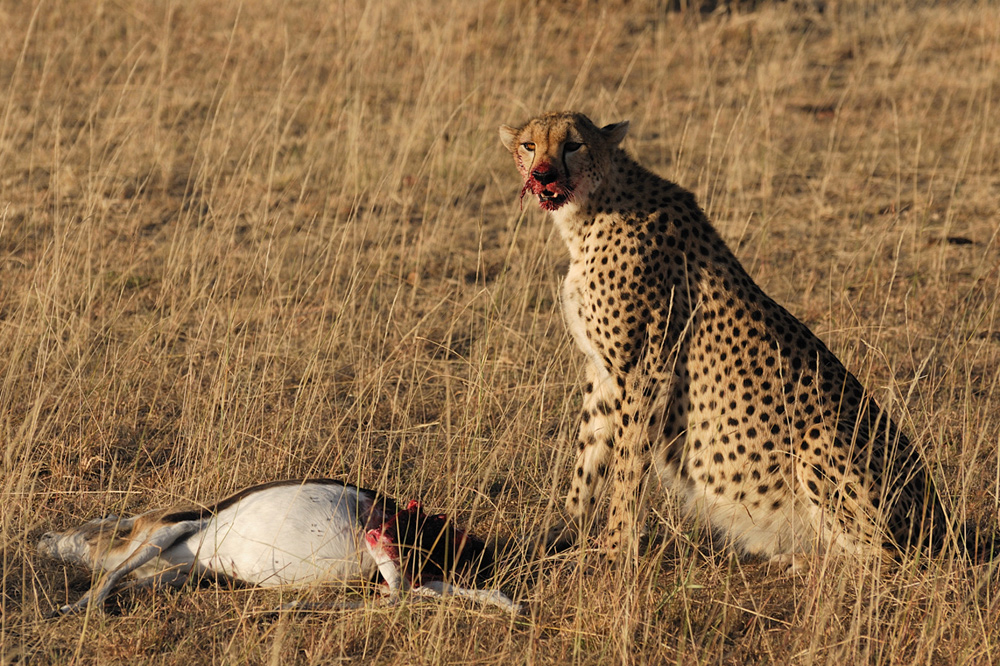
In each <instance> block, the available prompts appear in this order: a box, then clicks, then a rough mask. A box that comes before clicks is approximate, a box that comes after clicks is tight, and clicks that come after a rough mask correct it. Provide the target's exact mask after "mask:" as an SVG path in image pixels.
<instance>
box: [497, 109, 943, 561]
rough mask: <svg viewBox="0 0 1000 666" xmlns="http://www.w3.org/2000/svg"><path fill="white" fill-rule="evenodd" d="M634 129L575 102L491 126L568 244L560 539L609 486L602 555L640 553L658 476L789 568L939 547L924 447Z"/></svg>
mask: <svg viewBox="0 0 1000 666" xmlns="http://www.w3.org/2000/svg"><path fill="white" fill-rule="evenodd" d="M627 131H628V122H627V121H626V122H620V123H616V124H611V125H606V126H604V127H597V126H596V125H595V124H594V123H593V122H592V121H591V120H590V119H589V118H587V117H586V116H585V115H583V114H580V113H574V112H562V113H548V114H545V115H541V116H538V117H536V118H533V119H532V120H530V121H528V122H527V123H526V124H524V125H522V126H520V127H509V126H506V125H505V126H502V127H500V138H501V141H502V143H503V145H504V146H505V147H506V148H507V150H509V151H510V152H511V153H512V155H513V157H514V161H515V163H516V165H517V169H518V171H520V173H521V176H522V178H523V180H524V185H523V188H522V190H521V198H522V200H523V198H524V195H525V194H526V193H529V192H530V193H531V194H533V195H535V196H536V197H537V198H538V202H539V205H540V206H541V208H542V209H543V210H546V211H548V212H549V213H550V214H551V216H552V219H553V220H554V222H555V225H556V227H557V228H558V230H559V233H560V234H561V236H562V238H563V240H564V241H565V242H566V245H567V247H568V248H569V255H570V266H569V271H568V273H567V274H566V277H565V280H564V282H563V285H562V291H561V299H560V300H561V305H562V310H563V315H564V317H565V320H566V324H567V327H568V329H569V331H570V334H571V335H572V338H573V340H574V341H575V342H576V344H577V346H578V347H579V348H580V350H581V351H582V352H583V354H584V356H585V357H586V360H587V363H586V374H587V382H586V387H585V389H584V405H583V410H582V414H581V418H580V425H579V434H578V437H577V440H576V446H577V450H578V451H577V458H576V464H575V466H574V468H573V469H574V473H573V476H572V482H571V488H570V492H569V495H568V496H567V499H566V511H567V513H568V515H569V517H570V518H571V520H570V523H569V524H568V525H560V526H556V527H555V528H553V531H551V532H550V535H549V539H550V545H553V544H552V543H551V541H556V540H560V539H557V537H556V535H557V534H560V533H561V534H562V535H563V538H562V539H561V541H563V542H564V543H565V542H566V541H567V540H568V539H570V538H574V537H573V535H575V534H577V533H578V531H579V530H580V529H581V528H582V527H583V526H585V525H588V524H589V522H588V521H589V519H591V518H592V516H593V513H594V511H595V508H596V505H597V503H598V501H599V500H600V498H601V497H602V495H603V494H604V491H605V490H606V489H607V488H610V507H609V514H608V523H607V531H606V533H605V535H604V538H603V544H602V545H603V550H604V552H605V554H606V555H607V557H609V558H610V559H612V560H613V559H616V557H618V556H620V554H621V553H622V552H623V551H625V550H626V549H633V548H635V547H636V544H637V540H638V537H640V536H641V535H640V530H641V526H642V525H643V524H644V523H645V518H644V507H645V494H646V491H647V485H648V483H647V482H648V479H649V477H650V476H651V473H652V474H653V475H655V477H656V478H657V479H658V480H659V482H660V483H661V484H662V485H663V486H665V487H667V488H669V489H672V490H673V491H674V492H675V493H677V494H678V496H679V498H680V499H681V502H682V505H683V506H684V508H685V510H686V512H687V513H688V514H689V515H694V516H697V517H699V518H700V519H701V520H703V521H707V524H708V525H710V526H711V528H712V530H713V531H714V532H715V533H716V534H717V535H719V536H721V537H722V539H723V541H724V543H726V544H727V545H728V546H729V547H730V548H732V549H733V550H735V551H736V552H737V553H739V554H741V555H743V556H758V557H762V558H767V559H769V560H770V561H772V562H775V563H778V564H779V565H783V566H785V567H789V568H792V569H798V568H802V567H807V566H808V564H807V562H808V557H809V556H810V555H811V554H814V553H828V554H831V555H835V556H843V555H855V556H863V555H866V554H868V555H874V556H876V557H880V558H887V557H894V556H898V554H899V553H901V552H903V551H904V550H906V549H908V548H914V547H931V546H932V543H933V542H934V541H939V537H940V535H941V534H943V533H944V532H945V531H946V528H945V517H944V513H943V510H942V507H941V503H940V500H939V498H938V496H937V495H936V493H935V491H934V488H933V486H932V485H931V481H930V478H929V474H928V471H927V468H926V466H925V464H924V463H923V462H922V460H921V458H920V456H919V455H918V453H917V451H916V450H915V448H914V447H913V446H912V445H911V444H910V442H909V441H908V439H907V438H906V436H905V435H904V434H903V433H902V432H901V431H900V430H899V429H898V428H897V427H896V425H895V424H894V423H893V422H892V420H891V419H890V418H889V416H888V415H887V414H886V413H885V412H884V411H882V410H881V409H880V408H879V406H878V405H877V404H876V402H875V401H874V400H873V399H872V397H871V396H870V395H869V394H868V393H867V392H866V391H865V389H864V388H863V387H862V385H861V383H860V382H859V381H858V380H857V378H856V377H855V376H854V375H853V374H851V373H850V372H849V371H848V370H847V369H846V368H845V367H844V365H843V364H842V363H841V362H840V361H839V360H838V359H837V357H836V356H835V355H834V354H833V353H832V352H831V351H830V350H829V349H828V348H827V347H826V345H825V344H823V342H822V341H821V340H820V339H819V338H817V337H816V335H815V334H814V333H813V332H812V331H810V330H809V328H808V327H807V326H806V325H805V324H803V323H802V322H801V321H799V320H798V319H796V318H795V316H793V315H792V314H790V313H789V312H788V311H787V310H786V309H785V308H783V307H781V306H780V305H778V304H777V303H776V302H775V301H773V300H772V299H771V298H769V297H768V296H767V294H765V293H764V292H763V291H762V290H761V288H760V287H759V286H758V285H757V284H756V283H755V282H754V281H753V279H752V278H751V277H750V276H749V275H748V274H747V272H746V270H745V269H744V268H743V266H742V265H741V264H740V262H739V260H738V259H737V258H736V256H735V255H734V254H733V252H732V251H731V250H730V249H729V248H728V247H727V245H726V244H725V242H724V241H723V240H722V238H721V237H720V236H719V234H718V232H717V231H716V230H715V229H714V228H713V226H712V225H711V223H710V222H709V221H708V219H707V218H706V216H705V214H704V212H703V211H702V210H701V208H700V207H699V206H698V204H697V203H696V201H695V197H694V195H693V194H692V193H690V192H688V191H687V190H685V189H683V188H681V187H680V186H678V185H676V184H674V183H672V182H670V181H668V180H665V179H663V178H661V177H659V176H657V175H655V174H654V173H652V172H650V171H648V170H647V169H645V168H643V167H642V166H640V165H639V164H638V163H637V162H636V161H635V160H634V159H633V158H632V157H630V156H629V155H628V154H627V153H626V152H625V150H623V149H622V148H621V146H620V144H621V143H622V140H623V139H624V138H625V135H626V132H627ZM935 532H936V533H937V534H934V533H935ZM567 535H569V537H567ZM932 536H934V537H936V538H935V539H932ZM629 552H633V553H634V552H636V551H634V550H630V551H629Z"/></svg>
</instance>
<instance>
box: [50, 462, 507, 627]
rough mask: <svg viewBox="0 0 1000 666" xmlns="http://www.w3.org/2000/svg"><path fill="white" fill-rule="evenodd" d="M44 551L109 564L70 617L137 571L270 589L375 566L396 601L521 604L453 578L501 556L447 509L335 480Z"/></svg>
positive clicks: (100, 523)
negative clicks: (401, 502) (400, 501)
mask: <svg viewBox="0 0 1000 666" xmlns="http://www.w3.org/2000/svg"><path fill="white" fill-rule="evenodd" d="M38 550H39V552H40V553H41V554H43V555H47V556H49V557H54V558H56V559H59V560H62V561H63V562H68V563H72V564H77V565H81V566H83V567H86V568H87V569H89V570H91V571H97V570H103V571H105V572H107V573H106V575H105V576H104V578H103V580H102V581H101V582H100V583H99V584H98V585H96V586H95V587H94V588H92V589H91V590H89V591H88V592H87V593H86V594H85V595H84V596H83V597H82V598H81V599H80V600H79V601H77V602H76V603H74V604H71V605H66V606H63V607H62V608H60V611H61V612H63V613H68V612H73V611H78V610H80V609H83V608H86V606H87V605H88V604H98V605H99V604H101V603H102V602H103V601H104V599H105V598H107V596H108V595H109V594H110V593H111V592H112V591H113V590H114V588H115V586H116V585H117V584H118V583H119V582H121V581H122V579H123V578H125V577H126V576H128V575H129V574H132V577H133V578H134V579H136V580H137V581H138V582H139V583H140V584H143V585H174V586H177V585H180V584H182V583H183V582H184V581H186V580H187V579H188V578H190V577H216V578H223V579H231V580H234V581H239V582H243V583H248V584H251V585H259V586H262V587H271V586H277V585H292V584H294V585H303V584H309V583H345V584H358V583H364V582H366V581H370V580H372V579H373V578H375V577H376V572H377V573H378V574H379V575H381V577H382V579H383V580H384V581H385V583H386V584H387V586H388V599H387V600H388V601H389V602H390V603H393V602H395V601H396V600H397V599H398V598H399V595H400V593H401V592H404V591H406V590H410V589H412V590H413V592H415V593H417V594H421V595H427V596H461V597H467V598H471V599H474V600H477V601H479V602H482V603H488V604H495V605H498V606H501V607H503V608H507V609H510V610H512V611H515V612H517V611H518V610H519V606H518V605H517V604H514V603H513V602H512V601H511V600H510V599H509V598H508V597H507V596H506V595H504V594H503V593H501V592H499V591H497V590H479V589H473V588H464V587H457V586H455V585H452V584H451V583H449V582H448V581H449V579H450V580H457V579H458V578H459V577H463V578H468V579H470V580H471V581H473V582H477V583H482V582H484V581H485V580H486V579H488V577H489V576H490V575H491V573H492V568H493V555H494V553H493V548H492V547H490V546H488V545H487V544H486V543H485V542H484V541H483V540H481V539H478V538H476V537H473V536H471V535H469V534H466V533H465V532H463V531H462V530H460V529H458V528H456V527H455V526H454V524H453V523H452V522H451V521H449V520H448V519H447V518H446V517H445V516H443V515H442V516H428V515H426V514H425V513H424V512H423V510H422V509H421V507H420V505H419V504H418V503H417V502H415V501H411V502H410V503H409V504H408V505H407V506H405V507H403V508H400V507H398V506H397V505H396V502H395V501H394V500H392V499H390V498H388V497H384V496H382V495H379V494H378V493H376V492H374V491H372V490H365V489H364V488H358V487H356V486H353V485H350V484H347V483H343V482H340V481H335V480H331V479H307V480H294V481H278V482H274V483H267V484H263V485H259V486H254V487H252V488H247V489H245V490H242V491H240V492H238V493H236V494H235V495H233V496H231V497H229V498H227V499H224V500H222V501H221V502H219V503H218V504H216V505H215V506H210V507H206V508H203V509H194V510H183V511H171V510H162V509H160V510H154V511H149V512H147V513H143V514H141V515H138V516H135V517H132V518H118V517H115V516H108V517H105V518H101V519H98V520H92V521H90V522H88V523H85V524H83V525H81V526H80V527H76V528H73V529H70V530H66V531H65V532H49V533H47V534H45V535H44V536H43V537H42V538H41V541H40V542H39V544H38ZM354 606H356V605H354ZM340 607H352V605H351V604H342V605H340Z"/></svg>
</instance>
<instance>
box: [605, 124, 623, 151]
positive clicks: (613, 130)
mask: <svg viewBox="0 0 1000 666" xmlns="http://www.w3.org/2000/svg"><path fill="white" fill-rule="evenodd" d="M601 133H602V134H604V136H606V137H607V139H608V141H610V142H611V145H613V146H617V145H618V144H619V143H621V142H622V141H623V140H624V139H625V135H626V134H628V121H627V120H623V121H621V122H620V123H612V124H610V125H605V126H604V127H602V128H601Z"/></svg>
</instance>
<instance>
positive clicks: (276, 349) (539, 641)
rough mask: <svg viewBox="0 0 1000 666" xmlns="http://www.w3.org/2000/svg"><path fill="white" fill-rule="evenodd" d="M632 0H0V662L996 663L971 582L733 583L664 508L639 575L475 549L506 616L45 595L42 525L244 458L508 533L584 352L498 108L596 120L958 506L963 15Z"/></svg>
mask: <svg viewBox="0 0 1000 666" xmlns="http://www.w3.org/2000/svg"><path fill="white" fill-rule="evenodd" d="M658 4H662V3H657V2H653V1H652V0H650V1H649V2H642V1H636V2H628V3H625V2H622V3H600V4H599V3H589V2H568V1H567V2H548V3H538V4H537V5H531V6H529V5H526V4H522V3H517V2H506V1H503V0H499V1H497V2H466V1H465V0H441V1H440V2H437V3H433V4H431V3H426V5H419V4H418V5H414V4H412V3H409V2H402V1H397V0H385V1H383V2H372V3H359V2H346V1H340V2H307V1H294V0H293V1H288V0H280V1H277V0H259V1H255V2H248V3H239V2H185V3H175V2H162V1H160V0H147V1H139V2H115V1H111V2H107V1H100V0H93V1H90V2H88V1H81V2H73V3H58V2H43V3H41V4H40V5H39V6H38V7H37V8H33V7H31V6H29V3H6V4H4V5H0V25H3V26H4V28H3V34H4V35H5V38H4V39H3V40H0V86H2V88H0V89H2V90H3V91H4V93H5V94H3V95H0V359H2V361H0V436H2V439H3V449H2V451H3V457H2V461H0V548H2V552H0V567H2V588H0V592H2V596H0V663H2V664H9V663H28V662H30V663H33V664H43V663H49V662H56V663H70V662H74V663H129V664H138V663H179V664H185V665H187V664H198V663H274V664H278V663H281V664H285V663H301V664H312V663H324V664H326V663H335V662H340V661H358V662H366V663H367V662H375V663H391V664H415V663H469V664H486V663H497V664H509V663H531V664H535V663H538V664H563V663H576V664H597V663H619V662H632V663H651V664H652V663H675V662H677V663H683V664H702V663H721V664H742V663H747V664H755V663H777V664H787V663H791V664H837V665H838V666H842V665H843V664H844V663H845V662H846V663H850V664H852V665H853V664H906V665H909V664H988V663H996V662H997V661H998V660H1000V597H998V594H1000V586H998V585H997V583H996V581H995V579H994V580H991V572H990V571H988V570H987V571H983V570H981V569H969V568H968V567H966V566H965V565H963V564H960V563H957V562H951V561H943V562H933V563H930V564H929V565H928V566H926V567H903V568H901V569H898V570H888V569H886V570H880V571H874V572H873V570H872V567H871V565H870V564H866V563H846V564H843V565H833V564H830V565H829V566H827V564H829V563H818V564H820V565H821V566H817V567H816V568H815V569H814V570H813V572H812V573H810V574H808V575H805V576H789V575H784V574H782V575H778V574H775V573H768V571H767V570H766V568H765V567H764V566H763V565H761V564H760V563H758V562H737V561H735V560H733V559H730V558H728V557H726V556H725V555H724V554H722V553H717V552H713V551H712V549H711V546H710V545H709V544H707V543H706V542H705V540H704V539H703V538H701V537H699V536H698V534H697V533H696V532H695V531H693V526H691V525H690V524H689V523H686V522H684V521H683V520H681V519H680V518H679V517H678V516H677V513H676V510H675V508H674V507H673V506H672V505H671V504H670V503H669V502H667V503H666V505H665V508H664V510H663V511H662V512H661V515H660V518H661V520H659V521H658V522H657V529H659V530H660V532H661V533H662V534H663V535H664V537H665V540H664V542H663V547H662V548H660V549H659V550H658V551H657V552H655V553H652V554H647V555H646V556H645V557H643V558H641V559H640V561H639V562H638V563H637V564H634V565H632V566H626V567H623V568H618V567H613V568H612V567H607V566H606V565H604V564H603V563H602V562H601V561H600V559H599V558H596V557H588V558H586V559H585V561H584V560H582V556H581V557H577V556H571V557H569V558H568V559H559V560H554V561H552V562H548V563H546V565H545V566H544V567H542V568H541V570H540V571H539V572H538V574H537V576H536V577H529V576H527V575H525V573H524V572H523V571H521V570H512V571H510V572H508V575H507V576H506V578H505V581H506V584H507V585H508V589H513V590H515V591H516V593H517V594H518V595H519V596H520V597H521V598H522V599H523V600H524V601H526V603H527V604H528V607H529V608H530V613H529V614H528V615H527V616H526V617H524V618H521V619H511V618H509V617H507V616H505V615H503V614H502V613H500V612H496V611H492V610H482V609H478V608H474V607H469V606H466V605H463V604H461V603H449V604H428V605H418V606H404V607H402V608H399V609H393V610H377V611H372V612H367V613H366V612H350V613H340V614H336V615H333V616H327V615H318V616H305V617H291V616H284V615H282V616H277V617H276V616H274V615H271V614H268V613H267V612H266V611H268V610H269V609H271V608H274V607H275V605H276V603H277V598H276V596H275V594H274V593H264V592H261V591H252V590H251V591H236V592H233V591H229V590H223V589H217V588H211V587H209V588H202V589H197V590H186V591H182V592H179V593H168V594H164V595H158V596H154V595H149V594H139V593H136V594H134V595H128V594H127V595H124V596H123V597H121V598H119V600H118V601H117V602H115V603H113V604H112V608H111V612H109V613H108V614H98V613H91V614H89V615H87V616H83V617H69V618H60V619H54V620H50V619H45V618H44V617H43V614H44V613H45V612H46V611H47V610H49V609H50V608H51V607H53V606H54V605H56V604H58V603H61V602H64V601H65V600H66V599H67V598H68V597H75V596H76V595H78V594H80V593H81V592H82V591H83V590H84V589H85V588H86V587H87V586H88V584H89V580H88V579H87V578H86V577H84V576H81V575H79V574H77V573H74V572H69V573H64V570H63V568H62V567H60V566H56V565H53V564H52V563H48V562H42V561H39V560H38V559H37V558H36V556H35V555H34V543H35V542H36V540H37V538H38V536H39V535H40V533H41V532H42V531H44V530H46V529H53V528H58V527H62V526H65V525H68V524H70V523H74V522H78V521H81V520H84V519H87V518H90V517H93V516H96V515H98V514H101V513H104V512H109V511H113V512H135V511H139V510H142V509H145V508H147V507H151V506H158V505H163V504H167V503H170V502H171V501H173V500H175V499H178V498H187V499H192V500H210V499H213V498H218V497H220V496H222V495H224V494H226V493H228V492H230V491H232V490H235V489H237V488H239V487H242V486H244V485H248V484H251V483H257V482H261V481H266V480H271V479H274V478H278V477H296V476H305V475H323V476H337V477H344V478H347V479H350V480H352V481H354V482H357V483H361V484H364V485H367V486H370V487H375V488H378V489H380V490H384V491H386V492H389V493H391V494H394V495H396V496H399V497H403V498H406V497H420V498H422V499H423V500H424V501H425V502H426V503H427V504H428V505H429V506H431V507H433V508H440V509H441V510H447V511H451V512H455V513H456V514H458V515H460V516H461V517H462V518H463V520H465V521H467V522H468V523H470V524H471V525H472V526H473V527H474V528H475V530H476V531H478V532H480V533H484V534H488V533H500V534H521V533H531V532H533V531H535V530H536V529H537V528H538V526H539V525H540V524H541V523H542V522H543V520H544V519H545V515H546V514H547V513H548V512H550V511H551V510H552V506H553V503H555V504H556V505H557V504H558V498H559V496H560V495H561V493H562V492H564V485H563V477H564V476H565V469H566V467H567V465H568V461H567V455H568V454H569V446H570V442H571V440H572V437H573V431H574V427H575V424H574V420H575V414H576V410H577V409H578V406H579V390H578V383H579V380H580V377H581V372H580V361H581V358H580V356H579V354H578V353H577V351H576V350H575V349H574V348H573V347H572V344H571V342H570V340H569V338H568V336H567V335H566V333H565V330H564V328H563V324H562V321H561V318H560V315H559V313H558V311H557V309H556V307H555V299H556V290H557V286H558V282H559V278H560V274H561V273H562V272H563V271H564V270H565V267H566V264H567V257H566V254H565V251H564V248H563V247H562V244H561V241H560V239H559V238H558V236H557V235H556V234H554V233H553V228H552V226H551V224H550V223H549V222H548V221H547V220H545V219H544V217H543V216H542V214H541V213H540V212H538V211H537V210H535V209H534V207H533V206H526V207H525V210H524V212H521V211H520V210H519V208H518V205H517V193H518V190H519V187H520V186H519V182H518V179H517V175H516V173H515V171H514V168H513V165H512V164H511V163H510V160H509V158H508V156H507V155H506V154H505V153H504V151H503V150H502V149H501V148H500V146H499V141H498V139H497V136H496V127H497V126H498V125H499V124H500V123H502V122H517V121H520V120H524V119H526V118H527V117H528V116H530V115H533V114H534V113H536V112H539V111H542V110H546V109H558V108H566V107H575V108H579V109H580V110H583V111H586V112H588V113H590V114H591V115H593V116H594V117H595V118H596V119H598V120H601V121H605V122H611V121H616V120H621V119H625V118H628V119H630V120H631V121H632V123H633V124H632V128H633V129H632V133H631V135H630V138H629V139H628V141H627V144H628V147H629V148H630V149H631V150H633V151H634V152H636V153H637V154H638V155H639V156H640V158H641V160H642V161H643V162H644V163H646V164H647V165H648V166H650V167H651V168H653V169H655V170H656V171H658V172H660V173H662V174H664V175H666V176H668V177H670V178H672V179H674V180H676V181H678V182H680V183H682V184H684V185H686V186H688V187H689V188H691V189H692V190H694V191H695V192H696V194H697V195H698V197H699V199H700V201H701V202H702V203H703V205H704V206H705V207H706V209H707V210H708V211H709V213H710V215H711V216H712V218H713V219H714V220H715V223H716V225H717V226H718V228H719V229H720V231H721V232H722V234H723V235H724V236H725V237H726V238H727V239H728V240H729V241H730V242H731V243H733V244H734V245H735V246H736V247H737V248H738V254H739V256H740V257H741V258H742V259H743V261H744V262H745V263H746V265H747V267H748V269H749V270H750V272H751V274H752V275H754V276H755V278H756V279H757V280H758V281H759V282H760V283H761V284H762V285H763V286H764V288H765V289H766V290H768V291H769V292H770V293H771V294H772V295H773V296H775V297H776V298H777V299H778V300H779V301H780V302H782V303H783V304H784V305H786V306H787V307H788V308H789V309H790V310H791V311H792V312H793V313H795V314H796V315H798V316H799V317H800V318H802V319H803V320H804V321H806V322H807V323H808V324H809V325H811V326H812V327H813V328H814V330H816V331H817V332H818V333H819V334H820V336H821V337H822V338H823V339H824V340H826V341H827V342H828V344H829V345H830V346H831V347H832V348H833V349H834V350H836V351H837V352H838V353H839V354H840V356H841V357H842V359H843V360H844V361H845V363H846V364H847V365H848V366H849V367H850V368H852V369H853V370H855V371H856V373H857V374H858V375H859V376H860V377H861V378H862V380H863V381H864V382H865V383H866V384H867V385H868V386H869V387H870V388H871V389H872V390H874V391H876V392H877V393H878V394H879V395H880V396H881V397H882V399H883V401H885V402H887V403H889V404H892V405H893V406H894V408H895V409H897V410H898V411H899V413H901V414H902V415H903V416H902V421H903V422H904V424H905V426H906V429H907V430H908V431H909V432H910V433H912V434H913V435H915V439H917V440H918V441H920V442H921V443H922V444H923V445H924V446H925V447H926V455H927V459H928V460H929V462H930V464H931V465H933V466H934V468H935V472H934V475H935V478H936V479H937V480H938V481H939V483H940V484H941V485H942V487H944V488H945V489H946V491H947V493H948V495H949V497H950V498H951V499H952V502H953V504H954V505H955V507H956V511H957V512H958V513H959V514H961V515H966V516H968V517H972V518H975V519H977V520H978V521H980V522H983V523H986V524H987V525H992V524H995V522H996V515H997V507H998V493H1000V457H998V456H1000V452H998V450H1000V441H998V429H1000V414H998V412H997V409H996V406H997V405H998V404H1000V369H998V368H1000V316H998V298H1000V238H998V215H997V212H998V201H1000V123H998V122H997V120H996V119H997V117H998V116H1000V9H998V8H997V7H996V6H995V5H991V4H989V3H982V4H981V5H973V4H965V3H953V4H951V5H948V3H942V5H943V6H929V5H935V4H937V3H922V2H906V3H904V2H902V1H897V2H889V3H855V2H851V1H849V0H844V1H843V2H840V3H838V5H839V6H838V7H837V11H836V12H833V11H829V12H826V13H825V14H819V13H816V12H814V11H812V10H807V9H801V8H796V7H795V6H794V5H795V3H787V4H781V5H777V6H765V7H763V8H760V9H759V10H758V11H756V12H754V13H749V14H743V15H737V16H731V17H726V16H711V17H700V16H697V15H690V16H683V15H677V14H668V13H666V12H665V11H663V10H662V9H661V8H658V7H657V5H658ZM873 574H875V575H873Z"/></svg>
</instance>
